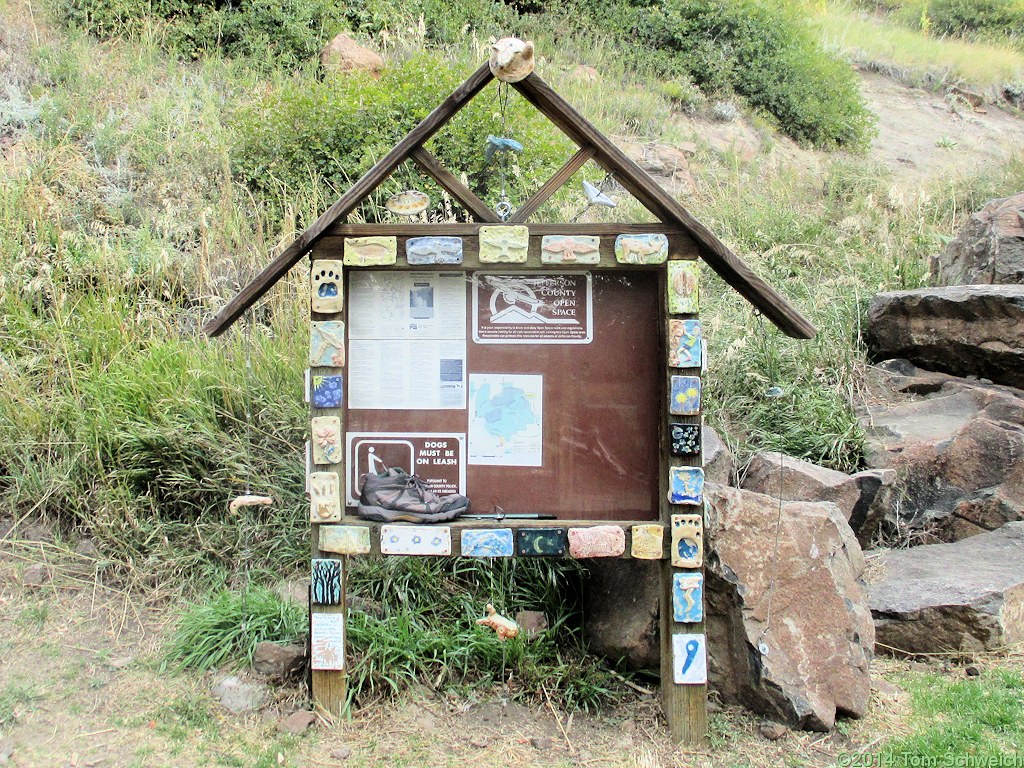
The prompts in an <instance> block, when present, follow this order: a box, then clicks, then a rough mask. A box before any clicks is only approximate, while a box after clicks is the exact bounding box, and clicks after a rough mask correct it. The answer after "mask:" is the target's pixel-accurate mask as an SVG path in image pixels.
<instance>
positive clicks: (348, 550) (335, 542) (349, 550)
mask: <svg viewBox="0 0 1024 768" xmlns="http://www.w3.org/2000/svg"><path fill="white" fill-rule="evenodd" d="M320 551H321V552H334V553H335V554H338V555H365V554H368V553H369V552H370V528H369V526H366V525H322V526H320Z"/></svg>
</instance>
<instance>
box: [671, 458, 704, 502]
mask: <svg viewBox="0 0 1024 768" xmlns="http://www.w3.org/2000/svg"><path fill="white" fill-rule="evenodd" d="M668 500H669V503H671V504H703V503H704V470H703V469H701V468H700V467H669V476H668Z"/></svg>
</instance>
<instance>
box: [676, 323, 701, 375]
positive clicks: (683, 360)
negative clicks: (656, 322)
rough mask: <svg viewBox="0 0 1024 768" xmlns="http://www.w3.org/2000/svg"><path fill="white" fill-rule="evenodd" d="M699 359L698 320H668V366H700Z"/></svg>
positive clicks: (699, 336) (699, 337)
mask: <svg viewBox="0 0 1024 768" xmlns="http://www.w3.org/2000/svg"><path fill="white" fill-rule="evenodd" d="M700 361H701V333H700V320H669V321H668V364H669V366H670V367H672V368H700Z"/></svg>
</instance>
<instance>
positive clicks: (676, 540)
mask: <svg viewBox="0 0 1024 768" xmlns="http://www.w3.org/2000/svg"><path fill="white" fill-rule="evenodd" d="M703 564H704V515H703V514H700V515H697V514H683V515H672V565H673V567H675V568H700V567H701V566H702V565H703Z"/></svg>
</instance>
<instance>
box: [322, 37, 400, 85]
mask: <svg viewBox="0 0 1024 768" xmlns="http://www.w3.org/2000/svg"><path fill="white" fill-rule="evenodd" d="M320 66H322V67H323V68H324V71H325V72H329V73H331V74H335V75H345V74H348V73H349V72H369V73H370V74H371V75H373V76H374V77H380V73H381V72H382V71H383V70H384V59H382V58H381V57H380V55H379V54H377V53H375V52H374V51H371V50H370V49H369V48H365V47H363V46H362V45H360V44H359V43H357V42H356V41H355V40H353V39H352V38H351V37H349V36H348V35H346V34H344V33H341V34H339V35H336V36H335V38H334V39H333V40H331V42H329V43H328V44H327V45H326V46H325V47H324V49H323V51H321V52H320Z"/></svg>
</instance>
